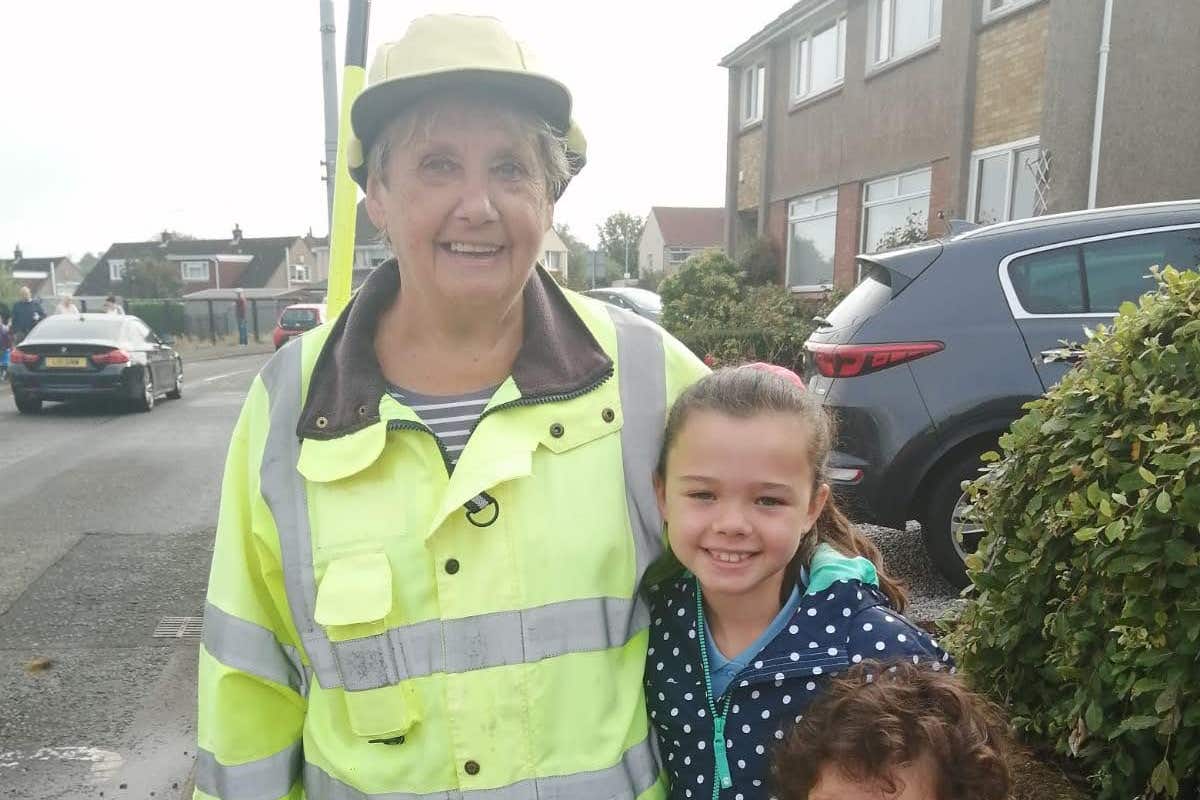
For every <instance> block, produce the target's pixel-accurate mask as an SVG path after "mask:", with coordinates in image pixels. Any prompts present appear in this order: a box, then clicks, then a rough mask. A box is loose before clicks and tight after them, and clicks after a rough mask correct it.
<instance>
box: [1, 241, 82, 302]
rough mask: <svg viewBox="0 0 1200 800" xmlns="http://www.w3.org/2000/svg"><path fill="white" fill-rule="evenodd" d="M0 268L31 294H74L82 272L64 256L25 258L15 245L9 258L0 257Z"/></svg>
mask: <svg viewBox="0 0 1200 800" xmlns="http://www.w3.org/2000/svg"><path fill="white" fill-rule="evenodd" d="M0 270H3V271H5V272H7V273H9V274H10V275H12V278H13V280H15V281H16V282H17V283H19V284H20V285H21V286H24V287H26V288H28V289H29V291H30V292H32V293H33V296H34V297H41V298H46V299H49V298H56V299H57V298H58V297H60V296H62V295H64V294H74V293H75V289H76V287H78V286H79V282H80V281H81V280H83V274H82V273H81V272H80V271H79V267H78V266H77V265H76V264H75V262H74V261H72V260H71V259H70V258H68V257H67V256H42V257H37V258H29V257H27V256H26V255H25V254H24V253H23V252H21V247H20V245H18V246H17V247H16V248H14V250H13V257H12V258H0Z"/></svg>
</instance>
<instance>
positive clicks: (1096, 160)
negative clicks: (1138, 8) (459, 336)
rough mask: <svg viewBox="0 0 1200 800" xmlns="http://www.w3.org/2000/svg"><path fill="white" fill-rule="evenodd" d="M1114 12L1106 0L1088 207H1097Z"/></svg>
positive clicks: (1111, 0)
mask: <svg viewBox="0 0 1200 800" xmlns="http://www.w3.org/2000/svg"><path fill="white" fill-rule="evenodd" d="M1112 12H1113V0H1104V28H1103V29H1102V30H1101V33H1100V73H1099V75H1098V76H1097V77H1096V119H1095V120H1094V121H1093V123H1092V170H1091V173H1090V174H1089V175H1088V204H1087V207H1088V208H1095V207H1096V189H1097V186H1096V184H1097V183H1098V177H1099V175H1100V139H1101V134H1102V132H1103V128H1104V93H1105V90H1106V88H1107V85H1108V51H1109V42H1110V40H1111V36H1112Z"/></svg>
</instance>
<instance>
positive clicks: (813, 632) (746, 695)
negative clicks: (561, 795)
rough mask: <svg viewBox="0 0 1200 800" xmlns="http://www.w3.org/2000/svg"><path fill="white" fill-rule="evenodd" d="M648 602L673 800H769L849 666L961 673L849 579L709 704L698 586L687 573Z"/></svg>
mask: <svg viewBox="0 0 1200 800" xmlns="http://www.w3.org/2000/svg"><path fill="white" fill-rule="evenodd" d="M649 597H650V603H651V625H650V644H649V654H648V657H647V661H646V701H647V706H648V708H649V711H650V718H651V722H652V723H653V725H654V727H655V731H656V733H657V734H658V743H659V749H660V751H661V757H662V760H663V767H664V768H665V770H666V774H667V776H668V778H669V779H670V781H671V793H670V797H671V798H672V800H690V799H692V798H699V799H700V800H707V798H710V797H711V798H714V800H716V799H718V798H719V799H720V800H765V799H766V798H768V797H769V787H768V775H769V772H770V763H769V759H770V755H771V750H772V748H773V747H774V746H775V745H776V744H778V743H779V741H780V740H782V739H783V738H784V736H785V735H786V733H787V732H788V729H789V728H790V726H792V725H794V724H795V723H796V722H798V721H799V720H800V718H801V716H802V715H803V713H804V709H805V707H806V706H807V705H808V704H809V703H810V702H811V701H812V699H813V698H814V697H815V696H817V695H818V694H819V693H820V692H821V690H822V687H823V686H824V685H825V682H826V681H827V680H828V679H829V677H830V676H831V675H836V674H837V673H838V672H842V671H844V670H846V669H847V668H849V666H850V665H851V664H854V663H858V662H859V661H862V660H863V659H875V660H879V661H893V660H897V659H911V660H912V661H913V662H914V663H918V662H921V661H925V662H929V663H932V664H934V665H935V668H937V669H949V670H953V663H952V662H951V660H950V656H949V655H948V654H946V652H945V651H943V650H942V649H941V648H940V647H938V645H937V643H936V642H935V641H933V640H931V639H930V638H929V636H928V635H927V634H926V633H925V632H924V631H922V630H921V629H919V628H917V627H915V626H914V625H912V624H911V623H910V622H908V620H906V619H904V617H902V616H900V615H899V614H897V613H896V612H894V611H892V610H891V608H890V607H889V606H888V605H887V598H886V597H884V595H883V594H881V593H880V592H879V591H878V590H877V589H875V588H874V587H871V586H867V585H864V584H862V583H860V582H859V581H857V580H842V581H838V582H835V583H834V584H832V585H831V586H830V587H829V588H828V589H826V590H824V591H822V592H820V593H818V594H816V595H806V596H804V597H803V598H802V599H801V602H800V607H799V608H798V609H797V611H796V613H795V614H794V615H793V617H792V619H791V621H790V622H789V623H788V625H787V626H786V627H784V629H783V630H782V631H781V632H780V633H779V635H778V636H776V637H775V639H773V640H772V641H771V642H769V643H768V644H767V645H766V646H765V647H764V648H763V649H762V650H761V651H760V652H759V653H758V654H757V656H756V657H755V659H754V660H753V661H752V662H751V663H750V665H749V666H748V667H747V668H746V669H744V670H742V672H740V673H739V674H738V675H737V676H736V677H734V679H733V681H732V682H730V684H729V688H728V689H727V690H726V691H725V694H724V695H723V696H721V697H717V698H712V699H711V700H710V698H709V697H708V694H707V689H706V681H705V676H704V670H705V665H704V660H703V659H702V657H701V648H702V647H704V639H703V636H702V634H701V631H700V628H699V626H698V625H697V619H696V608H697V604H696V588H695V580H694V579H693V578H692V576H691V575H686V576H684V577H682V578H680V579H678V580H676V581H664V582H663V583H661V584H659V585H658V586H655V587H653V588H652V589H651V590H650V592H649ZM722 712H724V714H723V717H724V719H723V722H722V721H721V717H722ZM714 719H716V720H717V722H714ZM722 725H723V730H724V734H723V736H722V737H721V738H723V739H724V747H725V763H724V764H723V765H720V766H723V767H727V769H728V772H727V773H724V774H725V775H727V780H726V781H725V783H727V784H729V785H728V788H722V786H721V783H722V781H720V780H719V779H718V776H719V775H721V774H722V772H723V771H722V770H719V768H718V758H716V757H715V756H714V752H715V751H714V744H713V743H714V739H715V738H716V728H717V727H718V726H722Z"/></svg>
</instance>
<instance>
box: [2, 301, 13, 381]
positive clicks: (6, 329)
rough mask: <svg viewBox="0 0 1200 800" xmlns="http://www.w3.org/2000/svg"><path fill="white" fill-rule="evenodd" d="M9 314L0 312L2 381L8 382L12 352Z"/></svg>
mask: <svg viewBox="0 0 1200 800" xmlns="http://www.w3.org/2000/svg"><path fill="white" fill-rule="evenodd" d="M8 320H9V317H8V312H7V311H4V310H0V381H6V380H8V357H9V353H10V352H11V351H12V346H13V341H12V328H11V327H10V325H9V321H8Z"/></svg>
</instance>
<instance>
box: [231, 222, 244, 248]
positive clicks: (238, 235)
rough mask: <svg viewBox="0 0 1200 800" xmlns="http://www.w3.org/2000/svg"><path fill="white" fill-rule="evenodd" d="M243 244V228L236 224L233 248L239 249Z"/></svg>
mask: <svg viewBox="0 0 1200 800" xmlns="http://www.w3.org/2000/svg"><path fill="white" fill-rule="evenodd" d="M241 243H242V227H241V226H240V225H238V224H237V223H236V222H235V223H233V242H232V244H233V246H234V247H237V246H238V245H240V244H241Z"/></svg>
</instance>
